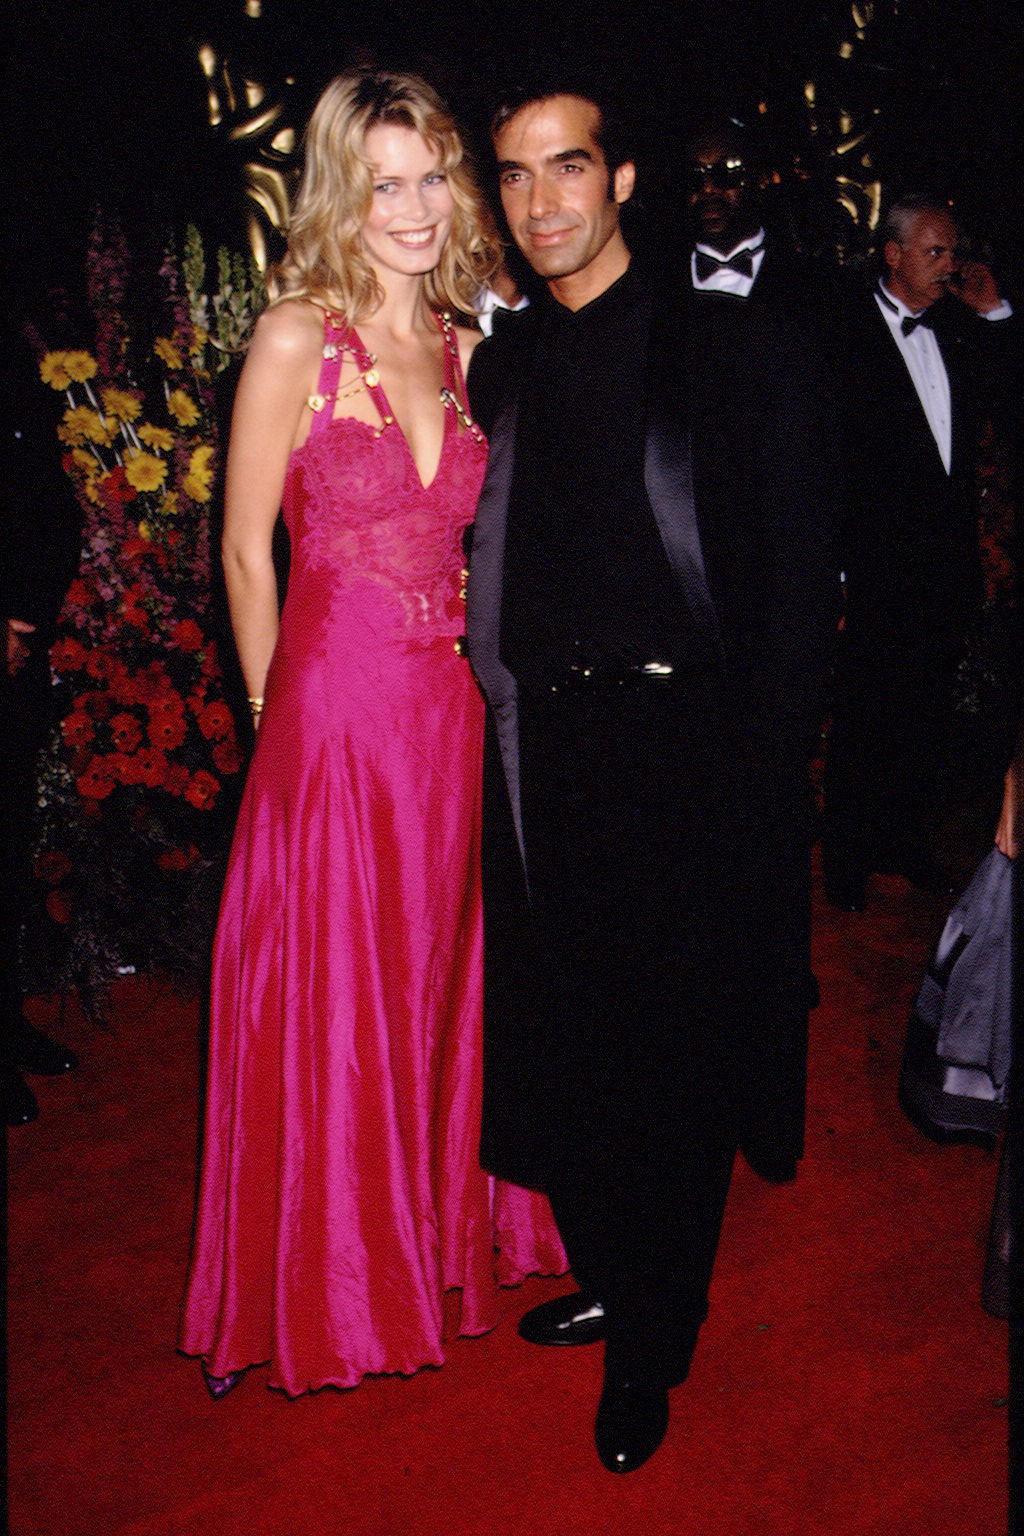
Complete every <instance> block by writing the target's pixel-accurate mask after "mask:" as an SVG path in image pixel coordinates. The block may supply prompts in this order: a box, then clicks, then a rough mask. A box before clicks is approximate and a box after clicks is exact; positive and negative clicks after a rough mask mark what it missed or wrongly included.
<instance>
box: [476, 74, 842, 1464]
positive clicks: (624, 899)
mask: <svg viewBox="0 0 1024 1536" xmlns="http://www.w3.org/2000/svg"><path fill="white" fill-rule="evenodd" d="M493 134H494V145H495V151H496V155H497V160H498V171H499V182H500V190H501V200H502V206H503V209H504V212H505V216H506V219H507V222H508V225H509V228H510V230H511V232H512V235H513V238H514V239H515V242H516V244H517V245H518V246H519V248H520V250H521V251H522V252H523V254H524V255H525V257H526V259H527V260H528V261H529V263H530V265H531V266H532V267H533V269H534V271H535V272H536V273H537V275H538V276H539V277H540V278H542V279H543V281H544V284H545V287H544V289H543V290H542V292H541V294H540V296H539V298H538V299H537V301H536V302H535V303H533V304H531V306H530V307H529V309H527V310H525V311H523V312H522V313H520V314H517V315H513V316H511V317H509V318H507V319H506V320H505V322H504V324H503V325H502V326H501V327H500V328H496V329H495V332H494V335H493V337H492V339H490V340H488V341H487V342H485V343H484V344H483V345H481V346H480V347H479V348H478V349H477V351H476V353H475V354H474V358H473V363H472V366H471V370H470V375H469V392H470V402H471V405H472V408H473V411H474V414H475V415H476V417H477V419H478V420H479V421H480V423H481V425H482V426H483V428H484V430H485V432H486V433H487V435H488V437H489V440H490V459H489V465H488V471H487V478H486V481H485V484H484V488H483V491H482V494H481V499H480V503H479V507H478V511H477V517H476V521H475V524H474V530H473V543H472V555H471V562H470V575H469V586H468V607H467V635H468V641H469V654H470V660H471V662H472V664H473V667H474V669H475V672H476V674H477V677H478V678H479V680H480V683H481V686H482V688H483V690H484V693H485V694H486V697H487V700H488V703H489V706H490V709H489V733H488V742H487V749H486V753H485V758H486V761H485V806H484V829H485V830H484V837H485V843H484V882H485V935H486V939H485V952H486V959H485V1035H484V1042H485V1044H484V1118H483V1134H482V1144H481V1156H482V1160H483V1162H484V1165H485V1166H486V1167H488V1168H490V1169H492V1170H493V1171H494V1172H495V1173H497V1174H499V1175H501V1176H503V1177H505V1178H509V1179H512V1180H514V1181H516V1182H519V1183H522V1184H527V1185H531V1186H534V1187H538V1188H541V1189H543V1190H544V1191H545V1192H546V1193H547V1194H548V1195H549V1197H550V1199H551V1203H552V1207H553V1209H554V1212H555V1217H556V1220H557V1222H558V1225H559V1230H560V1232H561V1234H562V1237H563V1240H564V1242H565V1245H566V1249H567V1252H568V1254H569V1259H570V1263H571V1265H572V1268H573V1272H574V1275H575V1278H576V1280H577V1282H578V1284H579V1286H580V1292H579V1294H575V1295H572V1296H569V1297H563V1298H560V1299H559V1300H558V1301H556V1302H555V1303H552V1304H548V1305H547V1306H545V1307H543V1308H538V1309H535V1310H534V1311H533V1312H532V1313H528V1314H527V1316H526V1317H525V1318H524V1319H523V1322H522V1324H521V1326H520V1331H521V1332H522V1333H523V1335H524V1337H527V1338H529V1339H531V1340H533V1341H534V1342H537V1343H577V1342H583V1341H586V1340H594V1339H599V1338H603V1339H604V1340H605V1374H604V1385H603V1389H602V1393H601V1399H600V1403H599V1406H598V1412H597V1419H596V1424H595V1438H596V1443H597V1449H598V1453H599V1456H600V1458H601V1461H602V1462H603V1464H604V1465H605V1466H606V1467H607V1468H608V1469H609V1470H610V1471H614V1472H628V1471H630V1470H632V1469H633V1468H634V1467H637V1466H639V1465H641V1464H642V1462H644V1461H645V1460H646V1459H647V1457H648V1456H650V1455H651V1454H652V1453H653V1452H654V1450H656V1449H657V1447H658V1445H659V1444H660V1443H661V1440H662V1438H663V1436H664V1434H665V1431H666V1428H667V1424H668V1393H669V1390H670V1388H671V1387H673V1386H675V1385H677V1384H678V1383H680V1382H681V1381H682V1380H683V1379H684V1378H685V1376H686V1374H687V1371H688V1369H689V1365H690V1360H691V1357H692V1354H693V1350H694V1348H695V1345H696V1340H697V1334H698V1331H699V1329H700V1326H701V1323H702V1321H703V1319H704V1316H705V1314H706V1311H707V1305H708V1286H709V1282H710V1278H711V1270H712V1265H713V1262H714V1256H715V1251H716V1248H717V1244H718V1236H719V1231H720V1226H721V1221H722V1215H723V1210H724V1206H725V1201H726V1195H727V1192H728V1187H729V1181H730V1177H731V1170H732V1164H733V1161H734V1157H735V1153H736V1150H737V1147H738V1146H742V1147H743V1148H744V1150H745V1151H746V1152H747V1153H748V1155H749V1156H750V1157H751V1160H752V1161H754V1162H755V1163H758V1164H760V1165H761V1166H763V1167H765V1168H766V1169H771V1171H772V1172H773V1173H774V1174H775V1175H776V1176H783V1177H784V1176H787V1175H788V1176H791V1175H792V1174H793V1173H794V1172H795V1168H796V1161H797V1159H798V1157H799V1156H800V1154H801V1151H802V1143H803V1096H804V1072H805V1057H806V1010H805V1011H804V1015H803V1024H804V1028H803V1030H801V1029H800V1027H799V1025H796V1026H795V1027H794V1022H793V1020H792V1018H790V1017H788V1016H787V1018H786V1019H785V1020H780V1019H777V1018H775V1017H772V1018H771V1019H768V1018H767V1016H766V997H765V975H766V969H767V956H768V955H769V953H770V950H771V945H772V939H773V924H774V921H775V914H774V912H773V904H772V900H771V894H770V888H771V879H770V868H771V861H772V859H773V857H774V854H773V852H772V848H773V842H774V831H773V828H774V825H775V809H774V807H775V804H776V803H777V801H779V800H781V801H782V802H783V803H786V804H788V803H791V801H792V798H793V795H792V791H791V790H790V789H789V788H788V779H789V778H790V777H791V776H792V775H794V774H796V776H797V777H799V776H800V774H801V773H806V763H807V757H808V751H809V746H810V743H811V741H812V740H813V734H814V725H813V722H814V721H815V720H816V718H817V714H818V711H819V709H820V706H821V696H822V693H823V689H824V683H825V678H826V674H827V669H828V655H829V645H828V641H829V635H830V632H831V630H832V628H833V626H834V620H835V613H834V602H833V599H832V593H831V586H830V572H831V569H832V558H831V549H830V518H829V509H828V506H827V494H828V486H829V485H830V484H832V483H833V482H834V478H835V477H834V474H833V473H832V466H831V462H830V446H831V437H830V431H829V418H828V411H827V404H826V402H827V394H826V392H825V391H824V390H822V389H819V383H820V380H819V377H818V370H817V367H816V363H815V360H814V357H813V355H812V354H811V353H810V352H809V351H808V350H807V348H806V347H805V346H804V342H803V339H802V337H801V336H800V335H799V334H798V333H795V332H788V331H786V330H785V328H784V327H783V326H781V325H780V326H779V327H778V328H777V332H776V336H775V339H776V341H777V343H778V346H777V352H776V355H775V356H773V357H764V358H760V359H759V360H757V361H756V362H755V363H754V364H752V366H751V370H750V388H749V407H748V412H747V413H746V415H745V417H744V423H743V437H744V441H745V446H744V451H743V454H742V459H743V462H744V463H745V464H746V465H747V466H748V467H749V469H750V472H751V474H752V475H753V476H754V477H755V485H754V488H753V490H752V492H751V493H750V494H749V495H748V496H746V497H745V500H744V513H743V515H744V516H746V508H747V507H753V515H752V518H751V523H750V526H749V527H748V528H747V529H746V533H745V536H746V538H747V539H748V540H749V541H750V542H751V543H752V544H753V545H754V546H755V548H756V551H757V558H756V561H755V562H753V563H754V564H755V565H756V578H755V579H754V580H750V579H749V578H750V572H751V564H752V562H751V560H749V559H744V560H743V561H741V562H740V563H739V564H738V565H734V564H733V563H732V561H731V553H730V541H729V540H726V542H725V543H724V544H723V543H722V535H723V531H724V530H723V526H722V524H723V518H722V517H721V515H720V514H721V508H720V507H718V506H711V507H710V508H709V519H708V523H707V527H705V523H704V519H703V514H702V507H701V490H700V486H701V485H702V484H706V483H708V481H709V480H710V479H711V478H713V473H714V466H713V465H712V464H711V463H710V462H709V461H708V460H709V451H710V452H716V451H717V447H715V446H714V445H712V447H711V449H710V450H709V449H708V448H706V447H705V445H704V444H698V443H697V442H696V441H695V442H694V443H693V448H692V452H691V431H690V421H689V407H688V393H689V391H688V383H687V374H686V365H685V359H686V335H685V323H684V314H685V306H683V305H681V304H677V303H674V302H666V301H665V300H664V299H661V300H659V299H657V298H656V297H655V290H656V285H655V283H654V282H652V280H651V278H650V276H649V274H648V272H647V271H645V270H644V268H643V266H642V264H641V263H640V262H639V261H638V260H633V259H632V258H631V253H630V249H629V247H628V245H627V243H626V240H625V238H624V236H623V231H622V227H621V222H620V214H621V211H622V209H623V208H624V206H625V205H626V204H627V202H628V200H629V198H630V196H631V194H632V191H633V187H634V184H635V180H636V165H635V160H634V158H633V155H632V153H631V150H630V146H629V141H628V137H627V133H626V127H625V124H624V123H623V121H622V119H621V118H620V117H619V115H618V114H617V113H616V111H615V109H614V106H613V105H612V104H611V103H610V101H609V100H608V99H606V98H604V97H603V93H601V92H599V91H598V90H597V89H596V88H595V87H594V86H593V84H592V83H590V82H588V83H587V84H586V85H576V84H567V82H566V80H565V79H564V77H563V78H561V79H557V78H556V79H554V80H549V81H547V82H544V83H541V84H538V83H536V82H535V83H534V84H533V85H532V86H526V87H524V88H523V89H521V90H520V91H518V92H516V93H513V94H511V95H510V96H508V97H507V98H506V100H505V101H504V102H503V104H502V106H501V108H500V109H499V111H498V112H497V114H496V116H495V118H494V122H493ZM662 292H663V293H664V292H665V287H664V285H662ZM695 482H696V484H697V493H696V498H695V495H694V484H695ZM755 636H756V643H753V642H754V637H755ZM782 789H784V793H781V794H780V793H778V792H779V791H780V790H782ZM802 979H803V978H802Z"/></svg>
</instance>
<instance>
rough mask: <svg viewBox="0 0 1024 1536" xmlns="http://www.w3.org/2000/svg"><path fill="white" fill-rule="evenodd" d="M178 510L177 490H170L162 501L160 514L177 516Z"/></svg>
mask: <svg viewBox="0 0 1024 1536" xmlns="http://www.w3.org/2000/svg"><path fill="white" fill-rule="evenodd" d="M177 511H178V496H177V493H176V492H175V491H168V492H167V495H166V496H165V497H164V499H163V501H162V502H161V503H160V515H161V516H162V517H175V516H176V515H177Z"/></svg>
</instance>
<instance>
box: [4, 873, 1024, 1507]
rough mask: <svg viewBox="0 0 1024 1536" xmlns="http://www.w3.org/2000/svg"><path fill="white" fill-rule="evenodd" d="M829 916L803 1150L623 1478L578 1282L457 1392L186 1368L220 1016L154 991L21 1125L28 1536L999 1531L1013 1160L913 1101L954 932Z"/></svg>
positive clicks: (927, 913) (762, 1209)
mask: <svg viewBox="0 0 1024 1536" xmlns="http://www.w3.org/2000/svg"><path fill="white" fill-rule="evenodd" d="M873 894H874V900H873V902H872V905H871V907H870V908H869V911H868V913H867V914H865V915H864V916H862V917H836V916H835V915H834V914H828V913H827V912H826V910H825V909H824V908H823V907H821V906H819V908H818V911H817V919H818V921H817V937H816V955H815V968H816V971H817V974H818V977H819V980H820V984H821V992H822V1006H821V1008H820V1009H818V1011H817V1012H816V1013H815V1014H814V1015H813V1017H812V1031H811V1080H810V1106H809V1129H808V1149H807V1157H806V1159H805V1162H804V1164H803V1166H802V1169H801V1174H800V1178H799V1180H798V1181H797V1183H796V1184H795V1185H791V1186H788V1187H784V1188H770V1187H769V1186H767V1185H765V1184H762V1183H761V1182H760V1181H759V1180H758V1179H756V1178H755V1177H754V1175H753V1174H751V1173H750V1172H749V1170H748V1169H747V1168H746V1167H745V1166H742V1165H741V1166H740V1167H738V1169H737V1174H736V1178H735V1181H734V1185H733V1190H732V1194H731V1197H730V1203H729V1210H728V1214H727V1217H726V1225H725V1232H724V1235H723V1240H722V1247H721V1251H720V1254H719V1260H718V1267H717V1270H716V1275H715V1282H714V1285H713V1288H712V1311H711V1316H710V1318H709V1319H708V1322H707V1324H706V1326H705V1328H704V1331H703V1333H702V1335H701V1342H700V1345H699V1347H698V1352H697V1358H696V1361H695V1363H694V1368H693V1371H692V1373H691V1376H690V1380H689V1382H688V1383H687V1384H686V1385H685V1386H684V1387H682V1388H680V1389H679V1390H678V1391H677V1392H675V1393H673V1397H672V1422H671V1425H670V1428H669V1433H668V1437H667V1439H666V1442H665V1445H664V1447H663V1448H662V1450H661V1451H660V1452H659V1453H658V1454H657V1455H656V1456H655V1457H654V1459H653V1460H652V1461H651V1462H649V1463H648V1465H647V1466H646V1467H644V1468H642V1469H641V1470H640V1471H639V1472H636V1473H634V1474H632V1475H631V1476H629V1477H626V1478H615V1477H613V1476H611V1475H610V1474H608V1473H607V1472H605V1471H604V1470H603V1469H602V1468H601V1466H600V1464H599V1463H598V1461H597V1458H596V1455H595V1453H594V1450H593V1445H592V1438H591V1435H592V1421H593V1413H594V1408H595V1406H596V1400H597V1395H598V1391H599V1385H600V1373H601V1352H600V1349H599V1348H592V1349H587V1350H561V1351H559V1350H537V1349H534V1348H531V1347H530V1346H529V1345H526V1344H523V1343H522V1342H521V1341H520V1340H519V1338H518V1336H517V1334H516V1329H515V1323H516V1320H517V1318H518V1316H519V1314H520V1312H521V1311H523V1310H524V1309H525V1308H526V1306H528V1305H531V1304H532V1303H534V1302H537V1301H540V1300H543V1299H544V1298H546V1297H547V1296H549V1295H553V1294H555V1293H556V1292H557V1291H559V1290H560V1289H565V1288H566V1285H565V1282H564V1281H562V1282H558V1281H541V1280H537V1281H532V1282H530V1283H528V1284H527V1285H526V1286H524V1287H523V1288H522V1289H521V1290H520V1291H510V1292H508V1293H506V1314H505V1317H504V1320H503V1321H502V1323H501V1325H500V1326H499V1327H498V1329H497V1330H496V1331H495V1332H494V1333H492V1334H490V1335H489V1336H488V1337H486V1338H484V1339H476V1340H462V1341H458V1342H456V1343H454V1344H453V1346H452V1349H451V1354H450V1358H449V1360H448V1363H447V1364H446V1365H445V1367H444V1368H443V1369H442V1370H440V1371H424V1372H421V1373H420V1374H419V1375H418V1376H416V1377H413V1378H411V1379H408V1380H403V1379H400V1378H382V1379H377V1380H370V1381H366V1382H364V1383H363V1384H362V1385H361V1386H360V1387H358V1388H356V1389H355V1390H354V1391H352V1392H336V1391H332V1390H330V1389H328V1390H325V1391H324V1392H321V1393H320V1394H318V1395H316V1396H313V1397H306V1398H303V1399H299V1400H298V1401H295V1402H289V1401H287V1400H286V1399H285V1398H284V1397H283V1396H282V1395H280V1394H277V1393H272V1392H270V1391H268V1390H267V1389H266V1387H265V1386H264V1384H263V1381H262V1380H261V1379H260V1373H259V1372H253V1373H252V1374H251V1375H250V1376H249V1377H248V1378H247V1379H246V1380H245V1381H244V1382H243V1384H242V1385H241V1386H240V1387H239V1388H238V1389H237V1390H236V1391H235V1393H233V1394H232V1396H230V1397H229V1398H228V1399H226V1400H225V1401H224V1402H222V1403H219V1404H215V1403H213V1402H212V1401H211V1399H210V1398H209V1397H208V1396H207V1394H206V1391H205V1389H204V1388H203V1386H202V1383H201V1380H200V1375H199V1369H198V1367H197V1365H196V1364H195V1362H193V1361H188V1360H184V1359H182V1358H180V1357H179V1356H177V1355H176V1354H175V1351H174V1338H175V1333H176V1328H177V1312H178V1305H179V1301H180V1297H181V1290H182V1285H183V1281H184V1275H185V1263H186V1258H187V1249H188V1241H189V1228H190V1222H191V1216H192V1200H193V1179H194V1174H193V1169H194V1164H195V1151H196V1117H197V1077H198V1061H197V1044H196V1040H197V1013H198V1009H197V1007H196V1005H195V1004H194V1003H191V1002H184V1001H182V1000H181V999H179V998H177V997H175V996H174V995H173V994H172V993H169V992H167V991H165V990H161V989H160V988H159V987H157V986H154V985H152V984H150V983H148V982H145V981H142V980H137V981H136V980H131V981H126V982H124V983H123V985H121V986H120V987H119V989H118V991H117V994H116V997H115V1004H114V1016H113V1021H112V1022H113V1029H112V1032H111V1033H110V1034H96V1033H94V1032H92V1031H91V1030H89V1029H88V1028H87V1027H86V1026H85V1025H84V1023H83V1022H82V1021H81V1019H80V1017H79V1016H78V1014H77V1012H76V1011H75V1010H73V1009H72V1008H71V1007H69V1010H68V1019H67V1022H66V1026H65V1028H64V1029H63V1031H61V1029H60V1025H59V1020H58V1013H57V1007H56V1004H49V1003H46V1002H39V1003H38V1004H37V1005H36V1006H35V1007H34V1008H33V1009H32V1017H33V1019H34V1021H35V1022H36V1023H37V1024H39V1025H40V1026H42V1027H43V1028H48V1029H51V1030H52V1031H53V1032H54V1033H63V1036H64V1038H66V1039H67V1040H68V1041H69V1043H70V1044H72V1045H73V1046H74V1047H75V1049H76V1050H77V1051H78V1052H79V1055H80V1057H81V1067H80V1069H79V1071H78V1072H76V1073H73V1074H72V1075H71V1076H69V1077H68V1078H65V1079H59V1080H53V1081H40V1080H37V1081H36V1082H35V1083H34V1085H33V1086H34V1087H35V1088H36V1091H37V1094H38V1097H39V1100H40V1104H41V1115H40V1118H39V1120H38V1121H36V1122H35V1123H34V1124H33V1125H30V1126H28V1127H25V1128H23V1129H19V1130H17V1131H12V1132H10V1133H9V1148H10V1164H9V1203H10V1209H9V1239H8V1240H9V1266H10V1273H9V1293H8V1313H9V1373H10V1374H9V1389H8V1393H9V1482H10V1487H9V1498H10V1528H11V1532H12V1533H13V1536H191V1533H193V1532H203V1533H207V1532H209V1533H217V1536H243V1533H244V1536H284V1533H288V1536H292V1533H296V1532H298V1533H305V1536H320V1533H331V1536H335V1533H346V1536H348V1533H351V1536H405V1533H410V1536H435V1533H436V1536H442V1533H443V1536H520V1533H534V1532H538V1533H540V1532H545V1533H547V1532H551V1533H555V1536H562V1533H570V1532H571V1533H576V1532H580V1533H586V1536H626V1533H632V1532H639V1533H642V1536H662V1533H672V1536H1005V1532H1006V1519H1007V1516H1006V1391H1007V1385H1006V1349H1007V1328H1006V1324H1005V1323H1001V1322H998V1321H996V1320H995V1319H993V1318H991V1317H989V1316H988V1315H987V1314H986V1313H985V1312H984V1311H983V1310H982V1308H981V1305H980V1302H979V1293H980V1286H981V1276H982V1268H983V1263H984V1255H985V1246H986V1241H987V1235H988V1221H989V1214H990V1211H991V1207H992V1198H993V1192H994V1188H995V1181H996V1172H997V1160H996V1157H995V1155H994V1154H993V1153H990V1152H985V1151H982V1150H980V1149H977V1148H973V1147H950V1148H942V1147H938V1146H934V1145H932V1144H931V1143H930V1142H928V1141H926V1140H925V1139H924V1138H923V1137H922V1136H920V1135H919V1134H918V1133H917V1132H916V1131H915V1130H914V1129H913V1128H912V1127H911V1126H910V1125H909V1124H908V1123H907V1122H906V1121H905V1120H904V1118H903V1116H902V1114H901V1112H900V1110H899V1108H898V1107H897V1103H896V1083H897V1073H898V1067H899V1056H900V1049H901V1045H902V1036H903V1030H904V1027H905V1023H906V1018H907V1013H908V1009H909V1006H910V1002H911V999H912V996H913V993H914V991H915V989H916V985H917V982H918V979H919V976H920V972H921V969H922V966H923V964H924V961H925V958H926V955H927V950H928V947H929V944H930V942H931V940H932V938H933V937H934V935H935V933H936V932H937V929H938V926H939V924H940V919H941V916H942V913H941V912H940V910H939V908H938V906H937V905H936V903H935V902H933V901H932V900H930V899H929V898H927V897H924V896H922V895H920V894H919V893H916V892H913V891H911V890H910V889H909V888H908V887H907V886H906V885H905V884H903V882H901V881H899V880H896V879H892V880H886V881H875V882H874V885H873Z"/></svg>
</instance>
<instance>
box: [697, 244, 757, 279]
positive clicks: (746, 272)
mask: <svg viewBox="0 0 1024 1536" xmlns="http://www.w3.org/2000/svg"><path fill="white" fill-rule="evenodd" d="M762 249H763V247H762V246H760V245H759V246H758V247H757V251H737V252H736V254H735V256H712V255H711V253H710V251H694V253H693V263H694V271H695V272H696V274H697V281H698V282H699V283H706V282H707V280H708V278H709V277H714V275H715V273H716V272H738V273H739V274H740V276H741V277H753V275H754V257H755V256H756V255H757V253H758V251H760V250H762Z"/></svg>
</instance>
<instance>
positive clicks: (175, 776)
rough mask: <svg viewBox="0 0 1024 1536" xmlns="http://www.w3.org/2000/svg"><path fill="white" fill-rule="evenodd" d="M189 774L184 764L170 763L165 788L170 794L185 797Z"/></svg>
mask: <svg viewBox="0 0 1024 1536" xmlns="http://www.w3.org/2000/svg"><path fill="white" fill-rule="evenodd" d="M188 785H189V773H188V769H187V768H186V767H185V764H184V763H168V764H167V776H166V779H165V781H164V787H165V789H166V790H167V792H168V794H171V795H183V794H185V792H186V791H187V789H188Z"/></svg>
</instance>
